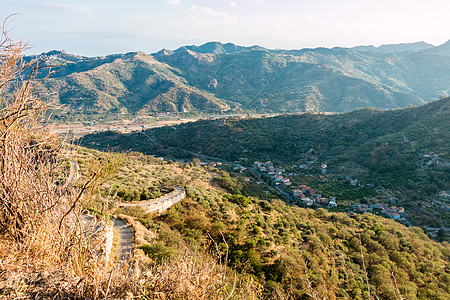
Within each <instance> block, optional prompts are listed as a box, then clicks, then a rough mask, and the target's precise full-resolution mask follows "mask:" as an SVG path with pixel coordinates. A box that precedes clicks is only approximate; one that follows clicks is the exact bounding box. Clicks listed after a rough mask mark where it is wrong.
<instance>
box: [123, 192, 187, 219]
mask: <svg viewBox="0 0 450 300" xmlns="http://www.w3.org/2000/svg"><path fill="white" fill-rule="evenodd" d="M173 188H174V189H175V191H174V192H172V193H170V194H168V195H165V196H162V197H159V198H156V199H153V200H151V201H146V202H138V203H121V204H120V207H130V206H140V207H142V208H143V209H144V210H145V211H146V212H147V213H151V212H159V213H161V212H163V211H165V210H166V209H168V208H169V207H171V206H172V205H174V204H175V203H178V202H180V201H181V200H183V199H184V198H185V197H186V193H185V191H184V189H183V188H182V187H179V186H174V187H173Z"/></svg>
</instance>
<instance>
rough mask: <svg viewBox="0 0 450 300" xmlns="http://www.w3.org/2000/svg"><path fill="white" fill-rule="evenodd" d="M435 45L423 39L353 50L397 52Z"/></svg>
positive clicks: (359, 47)
mask: <svg viewBox="0 0 450 300" xmlns="http://www.w3.org/2000/svg"><path fill="white" fill-rule="evenodd" d="M433 47H434V46H433V45H432V44H428V43H425V42H423V41H421V42H416V43H402V44H388V45H381V46H379V47H375V46H356V47H353V48H352V49H353V50H356V51H363V52H374V53H383V54H389V53H395V52H405V51H423V50H427V49H431V48H433Z"/></svg>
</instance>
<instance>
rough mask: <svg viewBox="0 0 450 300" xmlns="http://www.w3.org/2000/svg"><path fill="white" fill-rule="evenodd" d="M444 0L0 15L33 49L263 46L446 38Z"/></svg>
mask: <svg viewBox="0 0 450 300" xmlns="http://www.w3.org/2000/svg"><path fill="white" fill-rule="evenodd" d="M449 11H450V1H448V0H428V1H417V0H395V1H392V0H340V1H336V0H315V1H305V0H277V1H274V0H272V1H270V0H233V1H228V0H214V1H206V0H150V1H149V0H130V1H115V0H108V1H106V0H95V1H92V0H72V1H70V0H62V1H57V0H53V1H52V0H48V1H44V0H42V1H41V0H23V1H22V0H3V1H2V9H1V12H0V18H1V19H2V20H4V19H5V18H6V17H7V16H8V15H11V14H15V13H17V14H18V15H17V16H14V17H12V18H10V19H9V21H8V22H7V28H8V29H11V34H12V36H13V37H14V38H16V39H21V40H23V41H25V42H29V43H30V46H31V47H32V48H33V50H32V52H33V53H34V52H35V53H40V52H44V51H49V50H53V49H58V50H66V51H67V52H69V53H75V54H80V55H87V56H96V55H106V54H112V53H124V52H129V51H144V52H147V53H151V52H155V51H158V50H160V49H163V48H168V49H175V48H178V47H179V46H182V45H191V44H197V45H199V44H203V43H204V42H207V41H220V42H224V43H226V42H233V43H236V44H239V45H244V46H250V45H261V46H263V47H266V48H272V49H276V48H283V49H300V48H305V47H311V48H313V47H321V46H323V47H334V46H343V47H353V46H357V45H375V46H379V45H381V44H392V43H409V42H417V41H425V42H427V43H431V44H434V45H440V44H443V43H445V42H446V41H447V40H449V39H450V32H449V31H448V28H450V18H448V12H449Z"/></svg>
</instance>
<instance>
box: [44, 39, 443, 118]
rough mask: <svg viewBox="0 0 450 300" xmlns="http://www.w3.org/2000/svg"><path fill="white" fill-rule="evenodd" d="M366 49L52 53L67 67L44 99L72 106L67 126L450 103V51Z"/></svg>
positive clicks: (215, 45)
mask: <svg viewBox="0 0 450 300" xmlns="http://www.w3.org/2000/svg"><path fill="white" fill-rule="evenodd" d="M367 49H369V48H364V47H356V48H352V49H350V48H338V47H336V48H332V49H328V48H315V49H300V50H282V49H276V50H270V49H265V48H263V47H260V46H251V47H243V46H238V45H235V44H232V43H226V44H222V43H219V42H209V43H206V44H203V45H201V46H193V45H192V46H183V47H180V48H178V49H176V50H174V51H172V50H167V49H163V50H161V51H159V52H156V53H153V54H146V53H143V52H132V53H126V54H116V55H108V56H105V57H93V58H92V57H82V56H77V55H71V54H67V53H65V52H63V51H51V52H48V53H47V54H46V56H47V57H48V58H49V59H50V63H52V64H57V65H60V67H57V69H58V72H57V73H56V74H55V75H54V76H53V77H52V78H50V79H49V80H47V81H46V82H45V83H44V88H43V94H44V95H48V96H47V98H48V99H49V100H51V101H53V102H54V103H57V104H64V105H66V110H65V112H64V113H61V114H59V116H60V117H62V118H70V117H75V116H88V117H89V118H94V119H95V118H98V117H101V116H105V115H115V114H125V115H129V114H133V115H135V114H138V115H148V114H155V113H158V112H174V113H223V112H278V113H279V112H298V111H311V112H317V111H330V112H343V111H351V110H354V109H356V108H360V107H375V108H383V109H386V108H396V107H404V106H407V105H409V104H412V105H421V104H423V103H426V102H428V101H430V100H431V99H435V98H439V97H442V96H446V95H448V94H450V57H448V56H450V43H446V44H444V45H441V46H437V47H434V46H432V45H430V44H426V43H424V42H419V43H412V44H399V45H385V46H380V47H378V48H375V49H378V50H377V51H378V52H376V51H375V52H374V51H371V50H370V49H372V48H370V49H369V50H367ZM380 51H381V52H380ZM392 51H395V52H392ZM447 53H448V54H449V55H447ZM56 115H58V114H56Z"/></svg>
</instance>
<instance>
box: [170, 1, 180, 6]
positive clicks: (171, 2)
mask: <svg viewBox="0 0 450 300" xmlns="http://www.w3.org/2000/svg"><path fill="white" fill-rule="evenodd" d="M166 2H167V3H168V4H170V5H174V6H175V5H178V4H180V3H181V1H180V0H166Z"/></svg>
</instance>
